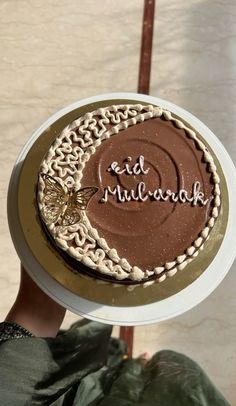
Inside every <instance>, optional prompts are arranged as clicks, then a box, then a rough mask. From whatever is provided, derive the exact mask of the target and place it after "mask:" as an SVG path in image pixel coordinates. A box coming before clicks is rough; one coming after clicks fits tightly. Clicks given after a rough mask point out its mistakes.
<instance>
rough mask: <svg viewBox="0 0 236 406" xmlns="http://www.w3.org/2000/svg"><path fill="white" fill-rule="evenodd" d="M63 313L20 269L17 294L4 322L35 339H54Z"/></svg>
mask: <svg viewBox="0 0 236 406" xmlns="http://www.w3.org/2000/svg"><path fill="white" fill-rule="evenodd" d="M65 311H66V310H65V309H64V308H63V307H62V306H60V305H59V304H57V303H56V302H54V300H52V299H51V298H50V297H49V296H47V295H46V293H44V292H43V291H42V290H41V289H40V288H39V287H38V286H37V285H36V283H35V282H34V281H33V280H32V279H31V278H30V276H29V275H28V274H27V272H26V271H25V270H24V268H23V267H21V281H20V287H19V292H18V295H17V298H16V301H15V303H14V305H13V306H12V308H11V310H10V312H9V313H8V315H7V317H6V319H5V321H8V322H14V323H17V324H19V325H21V326H22V327H24V328H26V329H27V330H28V331H30V332H31V333H32V334H33V335H35V336H37V337H55V336H56V335H57V333H58V330H59V328H60V326H61V323H62V321H63V319H64V316H65Z"/></svg>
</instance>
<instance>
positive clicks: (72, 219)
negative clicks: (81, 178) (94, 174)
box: [61, 187, 98, 226]
mask: <svg viewBox="0 0 236 406" xmlns="http://www.w3.org/2000/svg"><path fill="white" fill-rule="evenodd" d="M97 191H98V188H96V187H85V188H82V189H80V190H78V191H77V192H74V193H73V194H72V195H71V196H70V197H69V200H68V204H67V208H66V210H65V213H64V214H63V216H62V219H61V225H62V226H70V225H72V224H75V223H78V221H79V220H80V210H85V209H86V207H87V205H88V203H89V201H90V199H91V197H92V196H93V195H94V194H95V193H96V192H97Z"/></svg>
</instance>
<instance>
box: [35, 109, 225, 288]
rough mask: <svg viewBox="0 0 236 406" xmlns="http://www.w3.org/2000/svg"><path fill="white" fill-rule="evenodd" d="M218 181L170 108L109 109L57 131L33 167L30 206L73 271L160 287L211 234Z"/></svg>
mask: <svg viewBox="0 0 236 406" xmlns="http://www.w3.org/2000/svg"><path fill="white" fill-rule="evenodd" d="M219 183H220V178H219V176H218V173H217V168H216V165H215V163H214V160H213V157H212V155H211V153H210V152H209V151H208V148H207V146H206V144H205V143H204V138H203V140H202V139H201V137H200V136H199V135H197V134H196V132H195V131H194V130H193V129H191V128H189V127H188V126H187V125H186V124H185V123H183V122H182V121H181V120H180V119H179V118H176V117H174V116H173V115H172V113H171V112H169V111H167V110H164V109H161V108H160V107H156V106H152V105H140V104H138V105H114V106H108V107H105V108H100V109H98V110H95V111H92V112H88V113H86V114H85V115H84V116H83V117H80V118H78V119H77V120H75V121H73V122H72V123H71V124H69V125H68V126H67V127H66V128H65V129H64V130H63V131H62V133H61V134H60V135H58V137H57V138H56V139H55V141H54V143H53V144H52V145H51V147H50V149H49V151H48V153H47V155H46V156H45V157H44V160H43V161H42V163H41V167H40V171H39V181H38V192H37V202H38V207H39V213H40V216H41V219H42V221H43V223H44V226H45V228H46V231H47V233H49V234H50V239H51V241H52V242H53V243H55V245H56V246H57V247H58V248H59V249H61V250H62V251H63V254H62V256H63V257H65V258H66V260H68V261H69V262H70V264H71V266H73V268H75V269H77V270H80V264H83V265H85V267H87V269H89V274H92V275H94V276H95V277H98V275H101V277H102V278H103V277H105V278H108V280H110V278H111V279H115V280H117V281H128V283H129V281H131V282H133V283H134V282H135V283H139V282H145V281H147V280H150V279H152V280H153V279H155V280H158V281H163V280H164V279H165V278H166V276H173V275H174V274H175V273H176V272H177V271H178V270H179V269H183V267H184V266H186V265H187V263H188V262H189V261H191V260H192V259H193V258H194V257H195V256H196V255H197V254H198V251H199V249H201V248H202V247H203V244H204V242H205V240H206V239H207V238H208V237H209V234H210V232H211V230H212V228H213V226H214V224H215V221H216V219H217V217H218V214H219V210H220V204H221V200H220V193H221V192H220V186H219ZM77 264H78V266H77ZM131 282H130V283H131Z"/></svg>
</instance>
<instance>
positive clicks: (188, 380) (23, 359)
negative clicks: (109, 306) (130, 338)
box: [0, 321, 229, 406]
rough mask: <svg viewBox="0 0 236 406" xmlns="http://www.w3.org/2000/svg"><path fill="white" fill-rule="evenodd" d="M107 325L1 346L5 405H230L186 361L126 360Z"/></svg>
mask: <svg viewBox="0 0 236 406" xmlns="http://www.w3.org/2000/svg"><path fill="white" fill-rule="evenodd" d="M110 335H111V328H110V327H109V326H106V325H103V324H99V323H95V322H88V321H83V322H79V323H76V324H74V325H73V326H72V327H71V328H70V329H69V330H68V331H65V332H61V333H60V334H59V335H58V336H57V337H56V338H46V339H44V338H34V337H25V338H21V339H8V340H6V339H5V340H4V341H2V342H1V343H0V404H1V405H3V406H25V405H28V406H34V405H40V406H44V405H45V406H46V405H53V406H131V405H135V406H200V405H202V406H226V405H227V406H229V403H228V402H227V401H226V400H225V399H224V397H223V396H222V395H221V393H219V391H218V390H217V389H216V388H215V387H214V385H213V384H212V382H211V381H210V380H209V378H208V377H207V376H206V374H205V373H204V371H203V370H202V369H201V368H200V367H199V366H198V365H197V364H196V363H195V362H194V361H192V360H191V359H189V358H188V357H186V356H184V355H182V354H178V353H176V352H173V351H161V352H159V353H157V354H156V355H154V356H153V358H152V359H151V361H149V362H148V363H147V364H146V366H143V365H142V363H141V361H140V360H138V359H136V360H135V359H132V360H129V359H128V360H127V359H124V355H125V353H126V346H125V344H124V343H123V342H122V341H120V340H116V339H112V338H110Z"/></svg>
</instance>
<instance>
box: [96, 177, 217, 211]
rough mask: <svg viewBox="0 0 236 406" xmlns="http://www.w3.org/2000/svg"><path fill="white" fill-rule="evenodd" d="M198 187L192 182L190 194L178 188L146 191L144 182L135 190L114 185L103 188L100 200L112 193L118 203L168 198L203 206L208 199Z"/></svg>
mask: <svg viewBox="0 0 236 406" xmlns="http://www.w3.org/2000/svg"><path fill="white" fill-rule="evenodd" d="M200 188H201V184H200V182H198V181H196V182H194V183H193V186H192V192H191V194H189V192H188V191H187V190H185V189H180V190H179V192H173V191H171V190H169V189H167V190H166V191H163V190H162V189H161V188H158V189H155V190H154V191H146V185H145V183H144V182H139V183H138V184H137V188H136V190H134V189H131V190H126V189H124V190H122V189H121V187H120V185H117V186H115V187H114V188H113V189H112V188H111V187H110V186H108V187H106V188H105V189H104V193H103V196H102V198H101V200H100V202H101V203H106V202H107V201H108V196H109V195H112V196H114V197H116V199H117V201H118V202H119V203H124V202H130V201H131V200H134V201H141V202H145V201H147V200H148V199H153V200H155V201H158V200H160V201H167V200H169V201H171V202H172V203H177V202H180V203H192V205H193V206H196V205H197V204H198V205H200V206H205V205H206V204H207V203H208V201H209V199H204V193H203V192H201V191H200Z"/></svg>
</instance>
